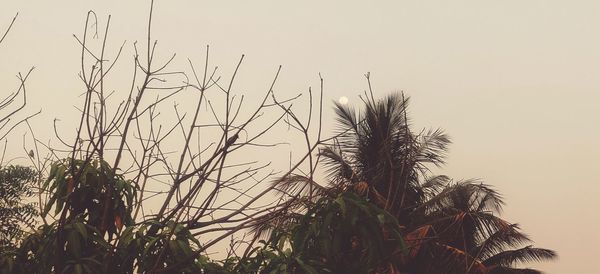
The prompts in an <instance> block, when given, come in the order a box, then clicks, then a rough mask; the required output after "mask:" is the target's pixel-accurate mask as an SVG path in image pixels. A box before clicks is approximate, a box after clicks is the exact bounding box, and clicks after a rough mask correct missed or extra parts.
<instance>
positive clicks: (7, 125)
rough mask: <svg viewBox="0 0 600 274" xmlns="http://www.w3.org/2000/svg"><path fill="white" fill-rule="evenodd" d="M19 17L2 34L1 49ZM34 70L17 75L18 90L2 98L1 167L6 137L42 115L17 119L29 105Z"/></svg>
mask: <svg viewBox="0 0 600 274" xmlns="http://www.w3.org/2000/svg"><path fill="white" fill-rule="evenodd" d="M18 16H19V14H18V13H17V14H16V15H15V16H14V17H13V19H12V20H11V21H10V24H9V25H8V27H7V28H6V30H5V31H4V32H0V34H1V36H0V47H2V42H4V39H6V37H7V36H8V34H9V32H10V30H11V29H12V27H13V25H14V23H15V21H16V20H17V17H18ZM33 69H34V68H33V67H32V68H31V69H29V71H27V73H25V74H22V73H20V72H19V73H18V74H17V79H18V80H19V85H18V88H17V89H16V90H15V91H12V92H8V93H6V94H3V95H2V96H1V97H0V142H2V141H4V148H3V150H2V157H0V165H2V163H3V162H4V155H5V152H6V144H7V142H8V141H7V140H6V136H7V135H8V134H9V133H10V132H11V131H12V130H13V129H14V128H15V127H17V126H18V125H20V124H22V123H24V122H26V121H27V120H28V119H30V118H31V117H33V116H35V115H37V114H39V113H40V112H37V113H35V114H32V115H29V116H26V117H24V118H17V117H16V116H17V114H18V113H19V112H20V111H22V110H23V109H24V108H25V105H26V104H27V90H26V87H25V82H26V81H27V78H28V77H29V75H30V74H31V72H32V71H33Z"/></svg>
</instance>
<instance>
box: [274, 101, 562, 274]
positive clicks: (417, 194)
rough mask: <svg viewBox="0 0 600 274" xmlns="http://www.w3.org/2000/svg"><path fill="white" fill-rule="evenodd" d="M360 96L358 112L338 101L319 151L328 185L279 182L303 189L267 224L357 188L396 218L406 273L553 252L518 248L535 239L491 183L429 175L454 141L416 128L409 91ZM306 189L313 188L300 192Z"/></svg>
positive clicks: (473, 269)
mask: <svg viewBox="0 0 600 274" xmlns="http://www.w3.org/2000/svg"><path fill="white" fill-rule="evenodd" d="M363 101H364V103H365V108H364V110H363V111H361V112H360V114H359V115H357V114H356V111H355V110H354V109H353V108H352V107H349V106H345V105H340V104H337V105H336V109H335V110H336V114H337V122H338V131H339V132H338V136H339V137H338V138H337V140H336V142H335V143H334V144H332V145H330V146H327V147H325V148H323V149H322V150H321V152H320V156H322V157H323V158H324V159H325V164H326V167H327V173H328V177H329V179H330V184H329V185H328V186H325V187H324V186H321V185H319V184H317V183H316V182H314V181H312V180H310V179H309V178H307V177H305V176H302V175H294V176H290V177H289V178H286V180H282V181H280V182H278V184H279V187H280V189H281V190H282V191H283V192H285V193H287V194H292V195H291V196H293V197H298V196H296V195H300V194H304V196H302V195H300V197H303V198H300V199H295V200H293V201H291V205H293V206H290V208H291V209H293V210H290V212H288V213H284V214H282V213H281V212H279V215H278V216H273V221H272V222H270V223H269V224H270V225H273V224H280V225H281V226H283V227H286V226H290V225H293V224H296V223H297V221H296V220H298V219H299V216H302V214H298V212H303V211H306V209H307V208H310V206H311V205H313V203H312V201H313V200H314V199H315V197H316V198H322V197H325V196H329V197H335V196H336V194H339V193H343V192H347V191H352V192H356V193H358V194H360V195H362V196H363V197H365V198H366V199H367V200H369V201H370V202H372V203H373V204H375V205H377V206H379V207H380V208H382V209H384V210H386V211H387V212H389V213H390V214H391V215H392V216H394V217H396V218H397V219H398V224H399V225H400V227H401V229H402V232H403V233H404V234H405V241H406V243H407V246H408V251H409V252H407V253H402V252H397V253H395V255H396V257H397V261H398V262H399V264H397V265H396V266H394V267H395V268H396V269H397V270H399V271H401V272H402V273H473V274H475V273H491V274H501V273H540V272H539V271H536V270H531V269H518V268H515V264H516V263H526V262H531V261H540V260H549V259H553V258H555V257H556V254H555V252H554V251H552V250H548V249H540V248H534V247H531V246H526V247H523V248H519V247H520V246H521V245H523V244H526V243H529V242H531V240H530V239H529V238H528V237H527V236H526V235H525V234H523V233H522V232H521V231H520V230H519V227H518V225H516V224H511V223H509V222H507V221H505V220H503V219H501V218H499V217H498V214H499V213H500V211H501V207H502V205H503V201H502V199H501V196H500V195H499V194H498V193H497V192H496V191H495V190H494V189H492V188H491V187H490V186H488V185H485V184H482V183H480V182H477V181H464V182H459V183H455V184H453V183H452V182H451V179H450V178H448V177H446V176H431V173H430V172H429V168H430V167H431V166H440V165H442V164H444V158H445V154H446V149H447V147H448V145H449V143H450V140H449V138H448V136H446V135H445V134H444V133H443V131H441V130H439V129H437V130H427V131H425V130H423V131H421V132H420V133H419V134H414V133H413V132H412V131H411V130H410V126H409V120H408V118H407V116H408V115H407V106H408V102H409V99H408V98H407V97H405V96H404V95H403V94H397V93H396V94H391V95H389V96H388V97H386V98H385V99H383V100H379V101H375V100H374V98H373V96H370V97H367V98H365V99H364V100H363ZM308 186H312V187H308ZM307 190H311V192H312V193H302V192H306V191H307ZM308 197H310V198H308ZM311 198H312V199H311ZM263 223H265V222H263Z"/></svg>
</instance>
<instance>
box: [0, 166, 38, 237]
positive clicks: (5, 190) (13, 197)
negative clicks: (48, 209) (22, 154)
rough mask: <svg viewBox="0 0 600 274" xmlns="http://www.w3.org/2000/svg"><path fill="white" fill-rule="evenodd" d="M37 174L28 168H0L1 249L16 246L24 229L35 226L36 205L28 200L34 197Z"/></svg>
mask: <svg viewBox="0 0 600 274" xmlns="http://www.w3.org/2000/svg"><path fill="white" fill-rule="evenodd" d="M35 179H36V172H35V171H34V170H33V169H31V168H28V167H23V166H8V167H2V168H0V247H7V246H12V245H14V244H15V243H16V242H17V241H18V240H20V238H21V237H22V236H23V234H24V231H23V229H26V228H31V227H33V226H34V225H35V217H36V216H37V215H38V210H37V208H36V206H37V205H36V204H35V203H33V202H28V201H27V200H28V199H30V198H32V196H33V195H34V182H35Z"/></svg>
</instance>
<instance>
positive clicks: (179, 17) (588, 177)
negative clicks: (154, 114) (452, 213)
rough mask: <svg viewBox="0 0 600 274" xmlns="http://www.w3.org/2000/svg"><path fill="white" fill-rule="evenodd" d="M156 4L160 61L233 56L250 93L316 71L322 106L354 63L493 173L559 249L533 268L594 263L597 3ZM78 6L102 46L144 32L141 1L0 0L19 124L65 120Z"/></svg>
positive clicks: (488, 176) (514, 207) (513, 208)
mask: <svg viewBox="0 0 600 274" xmlns="http://www.w3.org/2000/svg"><path fill="white" fill-rule="evenodd" d="M155 8H156V11H155V21H154V27H155V28H154V38H156V39H158V40H159V49H160V50H161V52H162V54H163V55H161V57H164V58H166V57H167V56H168V55H169V54H171V53H177V54H178V61H176V63H175V64H174V65H175V66H179V65H184V64H185V63H186V62H187V61H186V58H190V59H192V60H193V61H195V62H201V61H202V60H203V59H202V58H203V56H204V53H203V51H204V47H205V45H206V44H210V45H211V49H212V50H211V51H212V53H211V58H212V61H213V63H214V64H218V65H219V66H220V67H222V70H223V71H224V73H225V74H226V73H227V72H230V71H231V70H232V69H233V67H234V65H235V62H236V61H237V59H238V58H239V56H240V55H241V54H242V53H244V54H246V57H247V59H246V63H245V65H244V66H243V68H242V71H241V78H240V82H239V85H240V86H241V87H243V88H242V90H244V89H246V87H247V89H248V90H253V89H260V90H264V88H266V85H267V83H268V82H269V80H270V78H271V77H272V76H273V73H274V72H275V70H276V68H277V66H278V65H280V64H281V65H283V72H282V75H281V78H280V82H279V85H278V87H279V88H278V92H279V93H280V94H285V93H286V92H289V94H290V95H291V94H296V93H298V92H300V91H303V90H306V88H307V87H308V86H311V85H312V86H316V85H317V81H318V77H317V74H318V73H319V72H321V73H322V74H323V76H324V78H325V80H326V94H325V96H326V97H327V100H328V102H329V100H334V99H337V98H339V97H340V96H347V97H349V98H350V103H356V102H357V99H358V98H357V96H358V95H359V94H360V93H361V92H362V91H363V90H364V89H365V88H366V84H365V81H364V78H363V76H362V75H363V74H364V73H365V72H367V71H370V72H371V73H372V81H373V84H374V88H375V92H376V95H378V96H384V95H385V94H387V93H388V92H390V91H393V90H404V91H405V92H406V93H407V94H408V95H410V96H411V97H412V107H411V114H412V117H413V121H414V123H415V126H416V127H417V128H421V127H442V128H444V129H445V130H446V131H447V132H448V133H449V134H450V135H451V136H452V139H453V141H454V144H453V145H452V147H451V150H450V156H449V159H448V165H447V167H445V168H444V169H443V172H444V173H445V174H447V175H450V176H452V177H454V178H456V179H460V178H482V179H483V180H484V181H486V182H488V183H490V184H493V185H494V186H495V187H496V188H497V189H498V190H500V191H501V192H502V193H503V194H504V195H505V200H506V202H507V206H506V207H505V215H504V216H505V217H506V219H507V220H509V221H513V222H518V223H520V224H521V225H522V228H523V229H524V230H525V231H526V232H527V233H528V234H529V235H531V236H532V238H533V239H534V240H535V242H536V245H538V246H541V247H546V248H551V249H555V250H556V251H558V253H559V256H560V259H559V260H558V261H556V262H552V263H544V264H540V265H535V266H536V267H539V268H541V269H543V270H546V271H547V272H548V273H553V274H554V273H600V267H599V266H598V264H597V263H596V262H595V259H596V257H597V255H598V247H599V246H600V236H598V231H600V213H598V209H599V208H600V202H599V201H598V197H599V196H600V185H599V183H600V182H599V181H598V179H597V176H595V175H596V174H595V173H596V172H597V169H596V168H598V167H599V166H600V127H599V125H600V109H599V108H598V106H600V81H599V79H600V36H598V27H599V26H600V16H599V15H600V2H598V1H550V0H546V1H542V0H527V1H523V0H520V1H516V0H514V1H513V0H508V1H481V0H479V1H461V0H456V1H447V0H443V1H377V2H375V1H294V2H292V1H191V0H190V1H183V0H169V1H167V0H162V1H161V0H157V1H156V5H155ZM90 9H93V10H95V11H96V13H97V14H98V16H99V18H100V20H102V21H105V18H106V16H107V15H108V14H112V30H111V33H112V36H111V37H110V40H109V42H110V43H112V44H113V45H114V46H116V45H118V44H120V43H121V42H122V41H123V40H128V41H129V42H132V41H134V40H142V39H143V38H144V32H145V24H146V16H147V12H148V1H145V0H130V1H117V0H111V1H106V0H105V1H81V0H61V1H31V0H29V1H26V0H14V1H13V0H2V4H1V8H0V29H4V28H5V27H6V26H7V25H8V23H9V22H10V19H11V18H12V16H13V15H14V14H15V13H16V12H19V13H20V16H19V18H18V21H17V23H16V24H15V27H14V29H13V31H12V32H11V33H10V35H9V37H8V38H7V41H6V42H5V43H4V44H2V45H1V46H0V83H1V85H2V88H3V89H5V88H6V87H11V85H12V86H14V87H16V85H17V83H16V81H15V80H16V79H15V78H14V75H15V74H16V73H17V72H18V71H25V70H27V69H28V68H29V67H30V66H35V67H36V70H35V72H34V74H33V75H32V78H31V81H30V83H29V84H30V85H29V93H30V98H29V99H30V101H29V106H28V108H29V109H30V110H37V109H39V108H42V109H43V115H42V116H40V117H38V118H36V119H35V120H34V121H33V123H32V124H33V125H34V127H35V128H36V129H37V130H38V131H39V133H38V134H40V135H41V137H47V138H50V137H51V136H52V132H51V129H52V128H51V122H52V120H53V119H54V118H60V119H61V120H62V122H61V123H62V124H63V125H64V128H73V127H71V126H70V125H74V123H73V122H74V120H75V117H77V111H76V110H75V109H74V107H73V106H74V105H75V104H77V102H78V98H77V96H78V95H79V94H80V93H81V91H82V89H81V84H80V82H79V81H78V79H77V72H78V71H79V59H78V58H79V57H78V55H79V53H78V52H77V49H78V47H77V43H76V42H75V40H74V39H73V37H72V34H73V33H77V34H79V33H80V32H81V31H82V30H83V23H84V20H85V15H86V12H87V10H90ZM125 54H126V55H127V58H129V57H130V56H131V44H128V47H127V51H126V52H125ZM127 64H129V63H127ZM116 78H117V80H118V79H119V77H118V76H117V77H116ZM124 79H126V77H123V80H124ZM2 92H5V91H4V90H3V91H2ZM330 106H331V103H328V104H327V106H326V107H327V111H328V112H327V113H328V114H331V111H330V110H329V108H330ZM326 117H327V116H326ZM329 117H331V116H329ZM329 117H328V118H329ZM15 143H17V144H20V143H19V142H18V138H17V140H15ZM11 149H14V151H15V153H16V152H19V153H20V152H21V150H20V148H11Z"/></svg>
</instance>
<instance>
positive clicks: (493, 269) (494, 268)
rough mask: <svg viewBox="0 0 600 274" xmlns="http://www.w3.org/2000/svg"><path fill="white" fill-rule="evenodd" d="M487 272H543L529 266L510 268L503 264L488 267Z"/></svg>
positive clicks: (510, 273) (520, 273)
mask: <svg viewBox="0 0 600 274" xmlns="http://www.w3.org/2000/svg"><path fill="white" fill-rule="evenodd" d="M488 273H489V274H543V272H541V271H539V270H535V269H531V268H512V267H504V266H492V267H488Z"/></svg>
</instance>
